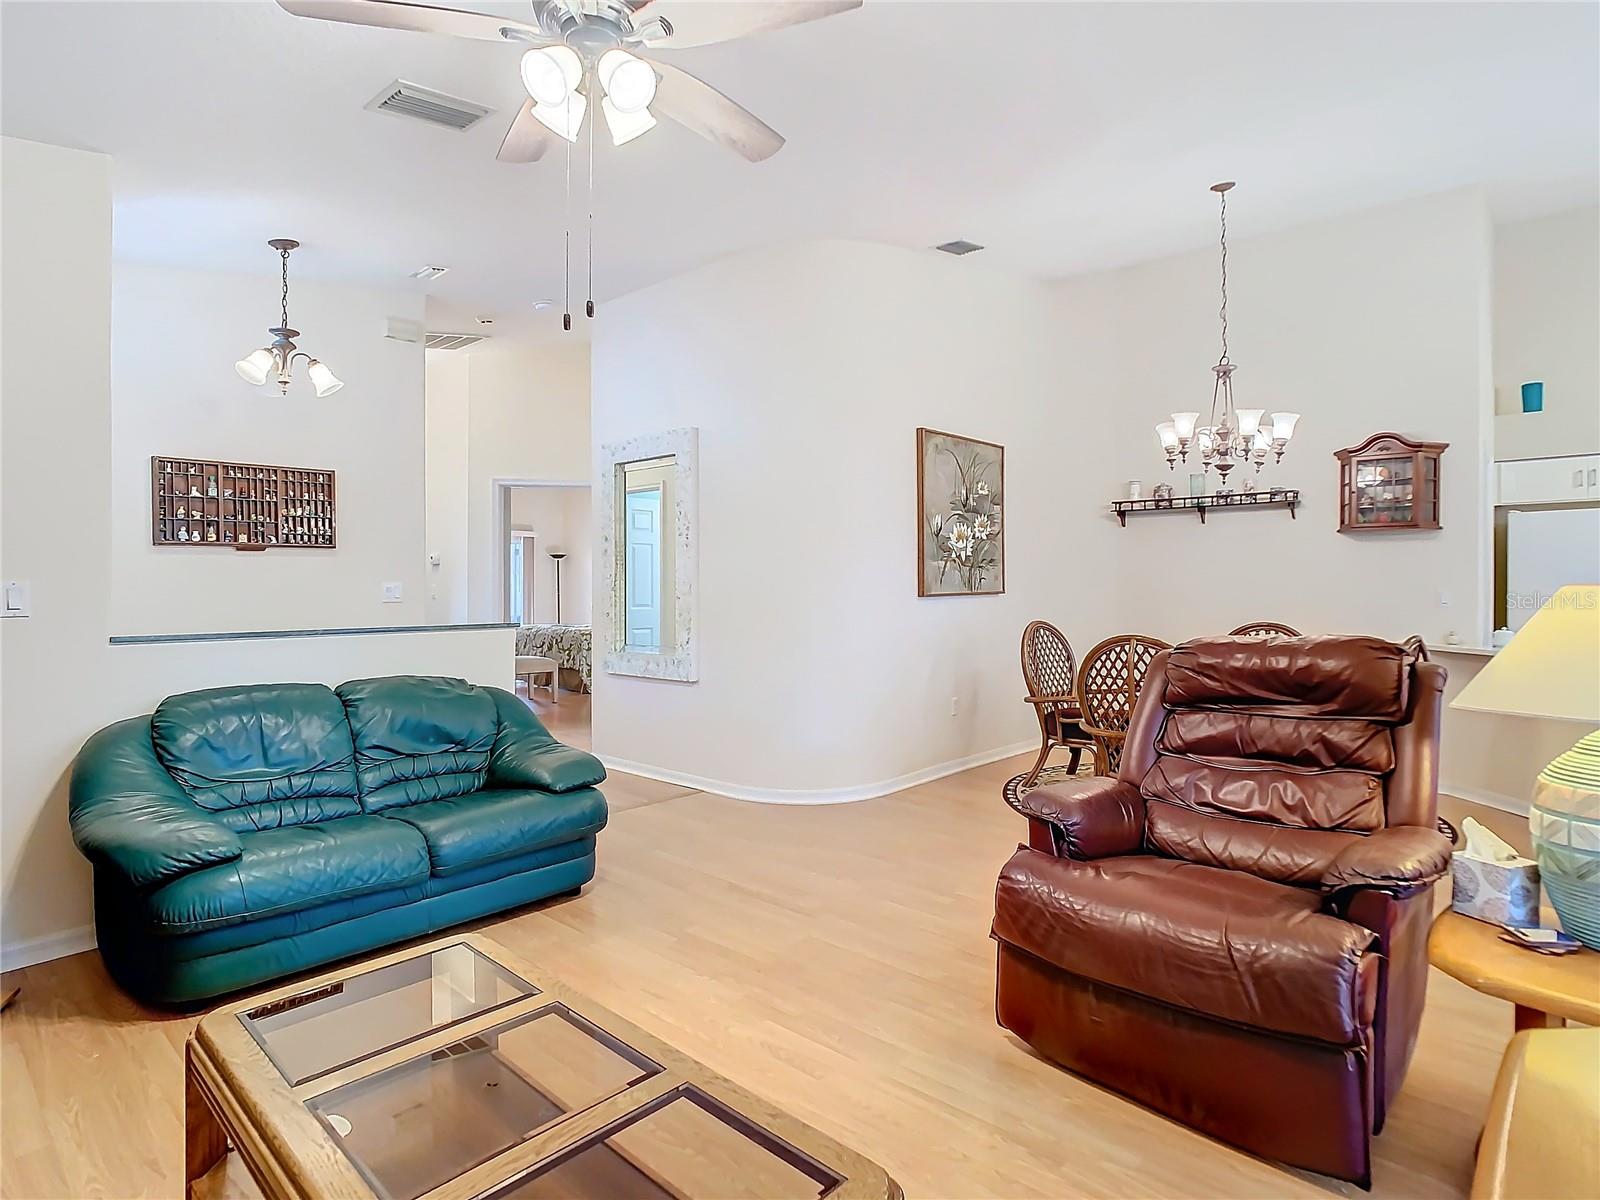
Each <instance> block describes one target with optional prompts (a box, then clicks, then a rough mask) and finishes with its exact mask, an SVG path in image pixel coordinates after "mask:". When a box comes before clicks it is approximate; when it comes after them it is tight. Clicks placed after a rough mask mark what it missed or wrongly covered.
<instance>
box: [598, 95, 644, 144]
mask: <svg viewBox="0 0 1600 1200" xmlns="http://www.w3.org/2000/svg"><path fill="white" fill-rule="evenodd" d="M600 111H601V112H602V113H604V114H605V118H606V128H607V129H609V130H610V131H611V144H612V145H613V146H623V145H626V144H627V143H629V142H631V141H633V139H634V138H636V137H638V136H639V135H640V134H642V133H649V132H650V131H651V130H652V129H654V128H655V127H656V119H655V118H654V117H653V116H651V115H650V110H649V109H648V108H641V109H640V110H639V111H638V112H627V111H625V110H624V109H620V108H618V107H617V105H616V103H615V102H614V101H613V100H612V99H611V97H610V96H602V97H601V98H600Z"/></svg>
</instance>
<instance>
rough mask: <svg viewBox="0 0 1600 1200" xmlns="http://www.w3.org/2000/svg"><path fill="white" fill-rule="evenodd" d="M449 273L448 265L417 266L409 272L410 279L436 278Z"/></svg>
mask: <svg viewBox="0 0 1600 1200" xmlns="http://www.w3.org/2000/svg"><path fill="white" fill-rule="evenodd" d="M449 273H450V268H449V267H418V268H417V269H416V270H415V271H413V272H411V278H412V279H437V278H439V276H441V275H447V274H449Z"/></svg>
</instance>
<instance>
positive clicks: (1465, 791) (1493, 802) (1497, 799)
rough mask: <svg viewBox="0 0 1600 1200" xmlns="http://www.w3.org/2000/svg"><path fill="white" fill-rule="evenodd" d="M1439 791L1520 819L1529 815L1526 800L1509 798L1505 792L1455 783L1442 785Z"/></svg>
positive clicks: (1514, 797)
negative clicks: (1460, 785)
mask: <svg viewBox="0 0 1600 1200" xmlns="http://www.w3.org/2000/svg"><path fill="white" fill-rule="evenodd" d="M1439 791H1440V792H1441V793H1442V794H1444V795H1446V796H1455V797H1457V798H1458V799H1461V800H1470V801H1472V803H1474V804H1482V805H1484V806H1485V807H1488V808H1498V809H1499V810H1500V811H1501V812H1508V813H1515V814H1516V815H1517V816H1519V817H1525V816H1527V815H1528V801H1527V800H1526V799H1518V798H1517V797H1516V796H1507V795H1506V794H1505V793H1504V792H1490V791H1485V790H1484V789H1483V788H1470V787H1457V786H1456V785H1455V784H1453V783H1441V784H1440V785H1439Z"/></svg>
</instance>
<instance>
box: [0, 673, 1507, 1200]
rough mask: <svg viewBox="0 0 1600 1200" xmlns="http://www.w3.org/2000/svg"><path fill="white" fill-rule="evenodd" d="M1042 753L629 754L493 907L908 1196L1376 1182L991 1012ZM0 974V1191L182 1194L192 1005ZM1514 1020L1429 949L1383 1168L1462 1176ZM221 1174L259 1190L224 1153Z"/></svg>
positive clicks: (88, 971) (41, 974)
mask: <svg viewBox="0 0 1600 1200" xmlns="http://www.w3.org/2000/svg"><path fill="white" fill-rule="evenodd" d="M584 699H586V698H584ZM562 701H563V703H562V704H561V705H560V706H559V707H561V708H563V709H566V708H567V698H566V695H565V694H563V697H562ZM540 707H541V711H542V706H540ZM578 707H579V706H578V705H577V704H573V706H572V707H571V709H569V710H568V713H567V714H564V715H566V716H568V718H569V720H571V721H573V722H574V723H576V720H577V718H578V716H579V713H578ZM1028 761H1029V759H1028V758H1027V757H1024V758H1019V759H1013V760H1008V761H1006V762H1003V763H996V764H994V765H993V766H989V767H982V768H978V769H975V770H971V771H967V772H964V773H963V774H960V775H955V776H951V777H950V778H948V779H944V780H939V781H936V782H934V783H930V784H926V785H923V786H921V787H917V788H912V789H909V790H907V791H904V792H899V793H896V794H894V795H891V796H885V797H882V798H881V799H877V800H869V801H864V802H862V803H858V804H847V805H837V806H829V807H819V808H802V807H784V806H769V805H757V804H746V803H741V802H739V801H735V800H728V799H724V798H721V797H717V796H711V795H707V794H705V793H701V792H692V791H684V790H683V789H681V788H673V787H670V786H668V785H664V784H657V783H652V782H651V781H648V780H642V779H637V778H634V777H629V776H614V777H613V779H612V781H611V782H609V783H608V784H607V786H606V790H607V792H608V795H609V796H610V797H611V798H612V800H613V801H614V806H613V810H614V816H613V819H612V823H611V825H610V827H609V828H608V829H607V830H606V832H605V833H604V834H602V835H601V840H600V859H599V861H600V868H599V876H598V878H597V879H596V880H595V882H594V884H593V885H592V886H590V887H588V888H586V889H585V890H584V892H583V894H582V895H581V896H579V897H577V898H575V899H571V900H566V901H562V902H557V903H552V904H547V905H544V906H542V907H534V908H528V909H523V910H520V911H518V912H516V913H514V914H512V915H510V916H507V917H501V918H497V919H494V920H489V921H485V922H481V923H480V924H479V925H478V926H477V928H479V929H480V930H481V931H483V932H485V933H487V934H489V935H490V936H492V937H495V938H498V939H500V940H502V941H504V942H505V943H506V944H507V945H509V946H511V947H513V948H514V949H515V950H517V951H518V952H520V953H521V954H524V955H526V956H528V957H530V958H532V959H534V960H535V961H538V962H540V963H542V964H544V966H545V968H546V969H547V970H548V971H550V972H551V973H552V974H555V975H557V976H559V977H560V978H562V979H564V980H566V981H567V982H568V983H570V984H571V985H572V986H573V987H575V988H577V989H578V990H580V991H583V992H586V993H588V994H589V995H591V996H593V997H594V998H595V999H596V1000H598V1001H599V1002H600V1003H601V1004H603V1005H606V1006H608V1007H610V1008H613V1009H615V1010H617V1011H618V1012H619V1013H621V1014H623V1015H625V1016H626V1017H628V1018H629V1019H631V1020H633V1021H635V1022H637V1023H638V1024H640V1025H642V1026H644V1027H645V1028H647V1029H649V1030H651V1031H653V1032H654V1033H656V1034H657V1035H659V1036H660V1037H662V1038H664V1039H666V1040H668V1041H670V1042H673V1043H674V1044H676V1045H677V1046H679V1047H680V1048H682V1049H683V1050H684V1051H686V1052H687V1053H689V1054H691V1055H693V1056H695V1057H697V1058H699V1059H701V1060H702V1061H704V1062H705V1063H707V1064H708V1065H709V1066H711V1067H713V1068H714V1069H716V1070H718V1071H721V1072H723V1073H724V1074H726V1075H728V1076H729V1077H731V1078H733V1079H735V1080H737V1081H738V1082H740V1083H742V1084H744V1085H745V1086H746V1087H748V1088H750V1089H751V1090H753V1091H755V1092H757V1093H760V1094H762V1095H764V1096H766V1097H767V1098H769V1099H771V1100H772V1101H774V1102H776V1103H777V1104H779V1105H781V1106H783V1107H785V1108H787V1109H789V1110H790V1111H791V1112H793V1113H794V1114H795V1115H796V1116H798V1117H800V1118H801V1119H803V1120H805V1121H808V1122H810V1123H812V1124H814V1125H816V1126H817V1127H818V1128H820V1129H822V1130H824V1131H825V1132H827V1133H829V1134H831V1135H832V1136H834V1137H836V1138H839V1139H840V1140H842V1141H844V1142H846V1143H848V1144H850V1145H853V1146H855V1147H856V1148H857V1149H859V1150H861V1151H862V1152H864V1153H865V1154H867V1155H868V1156H870V1157H872V1158H875V1159H877V1160H878V1161H879V1162H880V1163H882V1164H883V1165H884V1166H885V1167H886V1168H888V1170H889V1171H890V1172H891V1173H892V1174H893V1175H894V1176H895V1177H896V1178H897V1179H899V1180H900V1182H901V1183H902V1184H903V1185H904V1187H905V1189H906V1194H907V1195H908V1196H910V1197H913V1198H919V1197H920V1198H923V1200H928V1198H938V1197H1078V1196H1084V1197H1091V1196H1118V1197H1157V1196H1160V1197H1207V1198H1209V1197H1223V1196H1227V1197H1254V1198H1260V1197H1306V1196H1309V1197H1316V1196H1325V1195H1329V1194H1337V1195H1343V1196H1349V1197H1357V1196H1360V1194H1361V1193H1360V1192H1359V1191H1358V1190H1357V1189H1355V1188H1353V1187H1350V1186H1348V1185H1344V1184H1338V1183H1334V1182H1332V1181H1330V1180H1326V1179H1323V1178H1320V1177H1314V1176H1310V1175H1305V1174H1301V1173H1297V1172H1292V1171H1286V1170H1284V1169H1282V1168H1279V1167H1277V1166H1274V1165H1272V1164H1270V1163H1267V1162H1263V1161H1261V1160H1258V1159H1254V1158H1251V1157H1249V1156H1247V1155H1244V1154H1240V1153H1238V1152H1236V1151H1234V1150H1231V1149H1228V1148H1227V1147H1224V1146H1222V1145H1219V1144H1218V1143H1216V1142H1213V1141H1210V1140H1209V1139H1207V1138H1205V1137H1202V1136H1200V1135H1199V1134H1196V1133H1193V1132H1190V1131H1189V1130H1187V1129H1185V1128H1183V1127H1182V1126H1180V1125H1177V1124H1174V1123H1172V1122H1170V1121H1167V1120H1165V1119H1163V1118H1161V1117H1158V1116H1155V1115H1153V1114H1151V1113H1149V1112H1146V1111H1145V1110H1143V1109H1141V1108H1139V1107H1138V1106H1136V1105H1134V1104H1130V1103H1128V1102H1126V1101H1124V1100H1122V1099H1119V1098H1118V1097H1117V1096H1115V1095H1113V1094H1111V1093H1109V1092H1106V1091H1103V1090H1101V1089H1100V1088H1097V1087H1095V1086H1093V1085H1092V1084H1089V1083H1086V1082H1084V1081H1082V1080H1079V1079H1076V1078H1074V1077H1073V1076H1071V1075H1069V1074H1067V1073H1066V1072H1065V1071H1062V1070H1060V1069H1059V1068H1057V1067H1055V1066H1052V1065H1051V1064H1049V1063H1047V1062H1045V1061H1043V1060H1041V1059H1039V1058H1038V1057H1036V1056H1035V1055H1034V1054H1033V1053H1032V1052H1031V1051H1029V1050H1028V1049H1027V1048H1026V1047H1025V1046H1024V1045H1023V1044H1022V1043H1021V1042H1019V1041H1018V1040H1016V1039H1015V1038H1014V1037H1012V1036H1011V1035H1010V1034H1008V1033H1006V1032H1005V1031H1003V1030H1001V1029H1000V1028H998V1027H997V1026H996V1025H995V1022H994V1007H993V995H992V987H993V971H994V950H993V946H992V943H991V942H990V941H989V939H988V927H989V919H990V916H991V911H992V909H991V906H992V902H993V891H994V880H995V875H996V873H997V871H998V870H999V868H1000V865H1001V863H1003V862H1004V861H1005V859H1006V857H1007V856H1008V855H1009V854H1010V853H1011V851H1012V849H1013V847H1014V846H1015V845H1016V843H1017V841H1018V840H1019V838H1021V837H1022V836H1023V835H1024V830H1023V826H1022V821H1021V819H1020V818H1018V817H1017V816H1016V815H1015V814H1013V813H1012V812H1011V811H1010V810H1009V809H1007V808H1006V807H1005V806H1004V804H1003V803H1002V802H1001V800H1000V797H999V790H1000V785H1001V783H1002V781H1003V780H1005V779H1006V778H1007V777H1008V776H1010V775H1011V774H1014V773H1016V772H1017V771H1019V770H1021V769H1024V768H1025V767H1026V765H1027V764H1028ZM1462 811H1465V810H1463V809H1462V808H1461V807H1460V805H1459V804H1456V805H1454V806H1453V814H1454V815H1453V819H1458V818H1459V815H1460V813H1461V812H1462ZM1514 820H1515V819H1514V818H1512V819H1507V820H1505V821H1499V822H1497V824H1498V825H1500V826H1501V827H1502V828H1505V829H1507V830H1508V831H1512V832H1514V829H1513V825H1514ZM0 982H3V983H4V984H6V985H9V984H12V983H20V984H21V985H22V989H23V990H22V995H21V996H20V997H19V998H18V1000H17V1002H16V1003H15V1004H14V1005H13V1006H12V1008H11V1009H10V1010H8V1011H7V1012H6V1013H5V1015H4V1016H3V1017H0V1195H4V1196H6V1197H12V1198H14V1200H24V1198H28V1200H33V1198H45V1197H49V1198H68V1197H70V1198H76V1197H90V1196H105V1197H125V1196H176V1195H178V1193H179V1187H180V1180H181V1155H182V1149H183V1124H182V1097H183V1086H182V1083H183V1076H182V1047H183V1039H184V1037H185V1035H186V1034H187V1033H188V1031H189V1029H190V1028H191V1026H192V1024H193V1022H194V1019H195V1018H194V1017H193V1016H174V1015H171V1014H163V1013H157V1012H152V1011H149V1010H146V1009H143V1008H141V1007H140V1006H138V1005H137V1004H135V1003H134V1002H133V1001H131V1000H129V999H128V998H127V997H125V996H124V995H123V994H122V993H121V992H119V991H118V990H117V989H116V988H115V987H114V986H113V985H112V984H111V983H110V981H109V980H108V979H107V977H106V975H105V972H104V971H103V969H102V968H101V966H100V962H99V959H98V958H97V957H96V956H95V955H93V954H82V955H76V956H74V957H71V958H66V959H59V960H57V961H55V962H51V963H45V964H41V965H39V966H37V967H30V968H27V969H25V970H23V971H20V972H14V973H13V974H12V975H10V976H8V977H6V978H5V979H4V980H3V981H0ZM1510 1034H1511V1010H1510V1006H1509V1005H1507V1004H1504V1003H1502V1002H1500V1001H1496V1000H1492V999H1489V998H1487V997H1484V996H1480V995H1478V994H1477V993H1475V992H1472V991H1470V990H1469V989H1467V988H1465V987H1463V986H1462V985H1460V984H1458V983H1456V982H1454V981H1453V980H1451V979H1449V978H1447V977H1445V976H1443V975H1441V974H1439V973H1438V972H1434V973H1433V978H1432V982H1431V985H1430V991H1429V996H1428V1007H1427V1012H1426V1016H1425V1018H1424V1022H1423V1027H1422V1035H1421V1041H1420V1044H1419V1046H1418V1049H1417V1054H1416V1058H1415V1060H1414V1062H1413V1065H1412V1068H1411V1073H1410V1076H1409V1079H1408V1081H1407V1084H1406V1087H1405V1090H1404V1092H1403V1093H1402V1094H1401V1096H1400V1098H1399V1100H1398V1102H1397V1104H1396V1105H1395V1107H1394V1110H1393V1112H1392V1115H1391V1117H1390V1122H1389V1127H1388V1129H1387V1130H1386V1131H1385V1133H1384V1134H1383V1136H1382V1137H1380V1138H1379V1139H1378V1141H1377V1167H1376V1172H1375V1180H1374V1189H1373V1195H1375V1196H1380V1197H1430V1198H1431V1197H1450V1196H1461V1195H1464V1194H1465V1192H1466V1188H1467V1185H1468V1182H1469V1179H1470V1176H1471V1169H1472V1159H1473V1142H1474V1139H1475V1138H1476V1136H1477V1133H1478V1128H1479V1125H1480V1123H1481V1121H1482V1118H1483V1114H1484V1111H1485V1109H1486V1106H1487V1101H1488V1095H1489V1089H1490V1086H1491V1084H1492V1082H1493V1079H1494V1074H1495V1069H1496V1066H1497V1064H1498V1062H1499V1059H1500V1055H1501V1053H1502V1051H1503V1049H1504V1047H1505V1044H1506V1042H1507V1040H1508V1039H1509V1037H1510ZM207 1183H208V1184H209V1185H210V1190H211V1191H212V1193H213V1194H214V1195H222V1196H238V1195H249V1194H251V1193H252V1189H251V1187H250V1185H249V1181H248V1179H247V1178H246V1177H244V1173H243V1171H242V1170H241V1169H239V1168H238V1166H237V1164H236V1160H234V1159H232V1158H230V1160H229V1163H228V1164H227V1165H225V1166H224V1167H223V1168H219V1171H218V1172H217V1173H214V1177H213V1178H212V1179H209V1180H208V1181H207Z"/></svg>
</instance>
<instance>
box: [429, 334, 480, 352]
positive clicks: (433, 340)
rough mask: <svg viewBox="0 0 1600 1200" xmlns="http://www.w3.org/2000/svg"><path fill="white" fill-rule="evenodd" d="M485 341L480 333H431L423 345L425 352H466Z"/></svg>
mask: <svg viewBox="0 0 1600 1200" xmlns="http://www.w3.org/2000/svg"><path fill="white" fill-rule="evenodd" d="M481 341H483V335H482V334H478V333H430V334H429V335H428V336H427V338H426V339H424V341H423V343H422V348H423V349H424V350H465V349H466V348H467V347H468V346H476V345H477V344H478V343H479V342H481Z"/></svg>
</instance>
